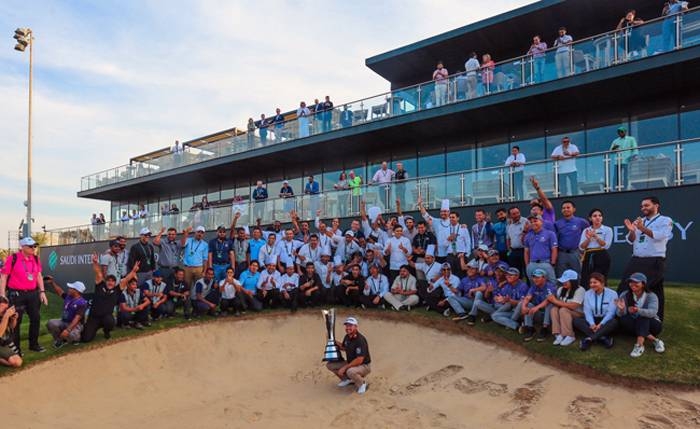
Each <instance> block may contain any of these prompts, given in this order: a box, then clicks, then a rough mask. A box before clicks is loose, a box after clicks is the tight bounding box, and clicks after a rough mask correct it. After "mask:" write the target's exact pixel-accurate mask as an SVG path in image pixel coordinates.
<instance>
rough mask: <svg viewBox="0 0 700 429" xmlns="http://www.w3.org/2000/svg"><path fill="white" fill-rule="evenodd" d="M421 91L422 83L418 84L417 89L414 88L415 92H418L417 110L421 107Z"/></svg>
mask: <svg viewBox="0 0 700 429" xmlns="http://www.w3.org/2000/svg"><path fill="white" fill-rule="evenodd" d="M422 91H423V85H418V89H417V90H416V92H417V93H418V110H422V109H421V106H422V105H423V103H422V100H421V98H422V94H421V92H422Z"/></svg>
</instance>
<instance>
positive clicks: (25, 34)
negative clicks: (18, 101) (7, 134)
mask: <svg viewBox="0 0 700 429" xmlns="http://www.w3.org/2000/svg"><path fill="white" fill-rule="evenodd" d="M13 38H14V39H15V40H17V44H16V45H15V50H16V51H19V52H24V50H25V49H26V48H27V46H29V120H28V126H27V128H28V130H27V201H26V203H25V205H26V206H27V219H26V220H25V222H24V228H25V229H24V234H23V236H24V237H31V236H32V60H33V48H34V33H32V30H31V28H18V29H16V30H15V35H14V36H13Z"/></svg>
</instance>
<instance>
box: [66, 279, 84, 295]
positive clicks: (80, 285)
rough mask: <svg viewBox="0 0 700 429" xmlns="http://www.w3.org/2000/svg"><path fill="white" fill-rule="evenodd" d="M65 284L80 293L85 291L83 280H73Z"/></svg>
mask: <svg viewBox="0 0 700 429" xmlns="http://www.w3.org/2000/svg"><path fill="white" fill-rule="evenodd" d="M66 286H68V287H69V288H71V289H74V290H77V291H78V292H80V293H83V292H85V285H84V284H83V282H80V281H78V282H73V283H66Z"/></svg>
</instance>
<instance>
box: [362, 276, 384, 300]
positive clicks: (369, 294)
mask: <svg viewBox="0 0 700 429" xmlns="http://www.w3.org/2000/svg"><path fill="white" fill-rule="evenodd" d="M367 286H369V287H367ZM388 292H389V279H388V278H387V277H386V276H385V275H384V274H378V275H377V276H369V277H367V280H366V281H365V287H363V288H362V295H360V302H361V303H362V305H363V306H365V307H367V308H372V307H379V306H382V305H384V301H383V298H384V295H386V294H387V293H388ZM376 297H379V298H380V299H379V304H374V303H373V302H372V301H373V300H374V299H375V298H376Z"/></svg>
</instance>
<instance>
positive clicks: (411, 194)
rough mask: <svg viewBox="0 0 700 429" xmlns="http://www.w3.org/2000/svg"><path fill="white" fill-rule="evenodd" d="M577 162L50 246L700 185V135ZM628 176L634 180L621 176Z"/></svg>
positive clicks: (92, 228) (106, 230)
mask: <svg viewBox="0 0 700 429" xmlns="http://www.w3.org/2000/svg"><path fill="white" fill-rule="evenodd" d="M627 159H628V162H625V160H627ZM576 165H577V170H578V174H577V179H576V184H575V186H574V189H571V188H570V187H569V186H568V182H567V184H566V185H565V184H564V183H562V182H561V181H560V177H561V176H560V175H559V161H553V160H546V161H541V162H529V163H527V164H526V165H525V167H524V171H523V173H522V174H519V173H518V172H516V171H515V170H514V169H513V168H511V167H496V168H487V169H477V170H468V171H462V172H458V173H451V174H445V175H438V176H424V177H417V178H414V179H410V180H406V181H405V182H403V183H392V184H389V185H363V186H361V187H358V188H355V189H352V190H351V189H343V190H336V191H331V192H324V193H322V194H317V195H299V196H294V197H291V198H270V199H268V200H266V201H265V202H251V201H247V200H241V201H233V202H232V203H231V204H230V205H229V204H227V205H225V206H220V207H213V208H210V209H207V210H196V211H187V212H180V213H177V214H167V215H162V214H159V215H153V216H150V217H147V218H143V219H135V220H129V221H123V222H122V221H114V222H109V223H107V224H102V225H81V226H75V227H69V228H61V229H54V230H49V231H47V238H48V241H49V243H48V244H50V245H64V244H76V243H85V242H92V241H100V240H108V239H110V238H113V237H116V236H118V235H124V236H126V237H136V236H138V232H139V230H140V229H141V228H143V227H148V228H149V229H150V230H151V231H154V232H157V231H158V230H160V229H161V228H169V227H174V228H176V229H177V230H178V231H180V230H182V229H184V228H186V227H187V226H192V227H194V226H199V225H203V226H204V227H205V228H206V229H207V230H213V229H215V228H216V227H217V226H218V225H225V226H229V225H230V224H231V222H232V219H233V217H234V215H235V214H236V213H241V216H240V219H239V221H238V225H239V226H242V225H253V224H255V223H256V222H257V219H260V223H261V224H263V225H264V224H271V223H273V222H274V221H276V220H278V221H281V222H289V221H290V212H291V211H292V210H294V211H296V212H297V214H298V215H299V216H300V217H301V218H302V219H304V220H312V219H314V218H315V217H316V216H317V213H318V215H319V216H320V217H322V218H334V217H338V218H347V217H353V216H358V214H359V202H360V200H362V201H365V202H366V204H367V206H368V207H370V206H377V207H379V208H380V209H381V210H382V212H383V213H395V212H396V211H397V209H398V207H397V200H400V204H401V208H402V209H403V210H405V211H412V210H416V209H417V205H418V200H419V199H420V200H422V201H423V202H424V205H425V206H426V207H427V208H428V209H436V208H439V207H440V203H441V201H442V200H444V199H449V200H450V202H451V206H452V207H468V206H479V205H487V204H504V203H515V202H518V201H526V200H529V199H530V198H532V197H535V196H536V193H535V191H534V189H533V188H532V186H530V185H529V183H528V182H529V178H530V177H532V176H534V177H536V178H537V179H538V181H539V184H540V188H541V189H542V190H543V191H544V192H545V194H546V195H547V196H549V197H552V198H556V197H561V196H567V195H574V194H576V195H594V194H603V193H614V192H624V191H628V190H640V189H656V188H671V187H678V186H683V185H691V184H700V139H688V140H680V141H673V142H667V143H662V144H656V145H648V146H642V147H639V148H638V150H637V152H636V153H628V152H625V153H621V152H620V151H606V152H600V153H593V154H585V155H580V156H578V157H577V158H576ZM625 176H626V177H627V183H626V185H625V184H623V182H622V181H620V180H617V179H616V178H617V177H625ZM521 183H522V185H521Z"/></svg>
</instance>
